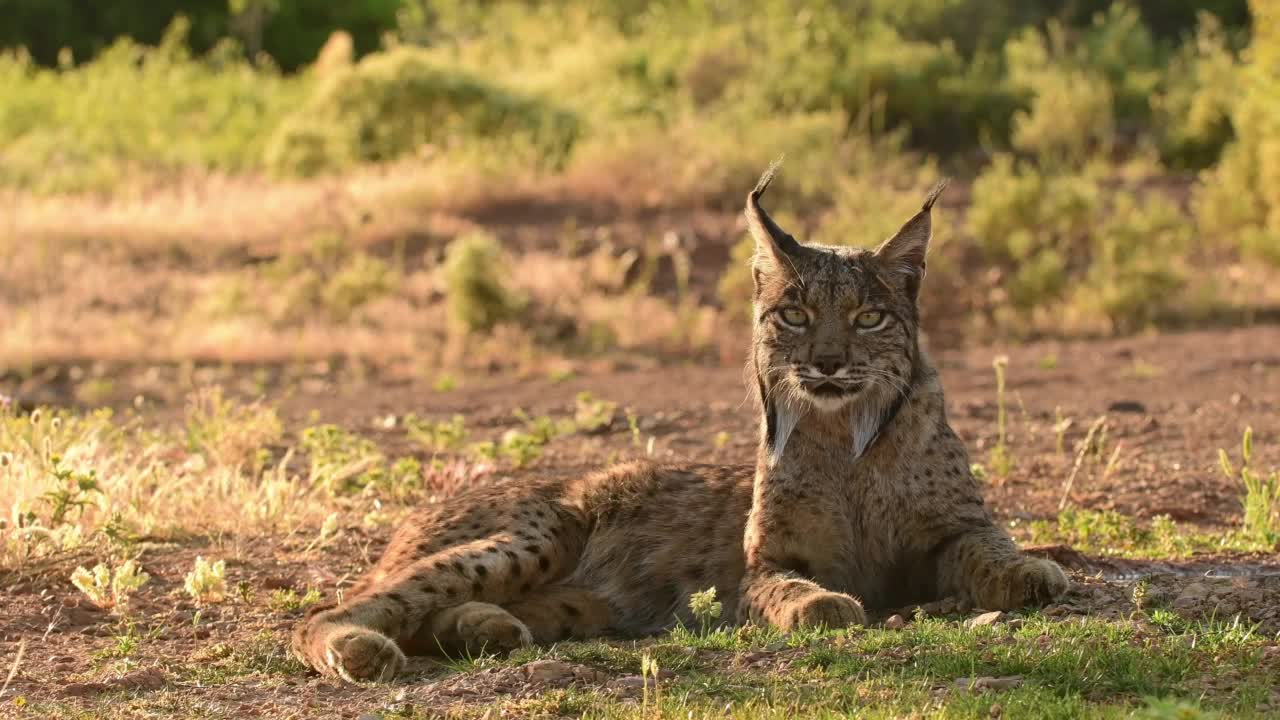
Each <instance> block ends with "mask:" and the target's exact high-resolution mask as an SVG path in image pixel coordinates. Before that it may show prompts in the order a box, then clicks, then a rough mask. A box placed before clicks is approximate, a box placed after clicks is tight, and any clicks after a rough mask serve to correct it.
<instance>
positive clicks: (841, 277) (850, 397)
mask: <svg viewBox="0 0 1280 720" xmlns="http://www.w3.org/2000/svg"><path fill="white" fill-rule="evenodd" d="M773 170H774V168H770V170H769V171H768V172H767V173H766V174H765V176H764V177H763V178H762V179H761V181H760V184H759V185H757V187H756V189H755V191H753V192H752V193H751V196H750V197H749V198H748V205H747V219H748V226H749V227H750V229H751V232H752V235H753V236H754V237H755V239H756V255H755V260H754V265H753V273H754V278H755V303H754V313H755V346H754V353H753V355H754V356H753V358H752V368H753V370H754V372H755V375H756V380H757V384H758V391H759V392H760V394H761V396H762V398H763V399H764V404H765V411H766V418H765V420H766V425H767V427H766V433H767V434H768V435H769V436H770V437H772V438H774V441H772V442H771V443H770V445H771V447H772V450H773V454H774V457H775V460H776V458H777V457H780V456H781V453H782V449H783V446H785V444H786V439H787V437H788V436H789V435H790V430H791V428H793V427H794V425H795V422H797V421H798V419H799V417H800V416H802V415H804V414H806V413H809V412H819V413H827V414H839V413H846V414H848V415H850V422H851V427H850V432H851V434H852V441H853V444H854V449H855V452H856V453H858V454H861V452H862V450H863V449H865V447H866V446H867V444H868V443H869V442H870V441H871V439H872V437H873V436H874V433H875V431H876V428H877V427H878V425H879V423H878V420H879V419H880V417H881V416H882V415H883V413H884V412H885V410H886V408H889V407H892V406H893V404H894V402H895V401H896V400H897V399H898V398H900V397H902V396H903V395H904V394H905V393H906V392H907V388H908V387H909V386H910V383H911V377H910V375H911V371H912V368H913V367H915V366H916V362H915V359H916V354H917V353H918V352H919V349H918V347H919V346H918V343H917V337H916V335H917V327H918V322H919V315H918V311H917V307H916V297H917V294H918V292H919V288H920V282H921V280H922V279H923V278H924V272H925V255H926V252H927V250H928V244H929V235H930V220H929V210H930V208H931V207H932V205H933V202H934V200H935V199H936V198H937V194H938V193H939V192H940V191H941V189H942V188H941V187H938V188H935V190H934V191H933V193H931V194H930V196H929V197H928V199H927V200H926V202H925V205H924V208H923V209H922V210H921V211H920V212H919V213H917V214H916V216H915V217H913V218H911V219H910V220H909V221H908V222H907V223H906V225H904V226H903V227H902V229H901V230H899V231H898V232H897V234H895V235H894V236H893V237H892V238H890V239H888V240H887V241H885V243H884V244H883V245H881V246H880V248H878V249H877V250H874V251H871V250H865V249H858V248H847V247H826V246H819V245H802V244H800V243H799V242H797V241H796V240H795V238H793V237H791V236H790V235H788V234H787V233H786V232H784V231H783V230H782V229H781V228H779V227H778V226H777V225H776V224H774V222H773V220H772V219H770V218H769V216H768V214H766V213H765V212H764V210H763V209H762V208H761V207H760V206H759V203H758V199H759V197H760V195H761V194H762V193H763V192H764V189H765V188H766V187H768V184H769V181H770V180H771V179H772V174H773ZM769 426H771V427H769Z"/></svg>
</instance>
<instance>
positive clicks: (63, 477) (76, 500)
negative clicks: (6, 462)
mask: <svg viewBox="0 0 1280 720" xmlns="http://www.w3.org/2000/svg"><path fill="white" fill-rule="evenodd" d="M56 419H57V418H55V420H56ZM35 423H36V418H35V416H34V415H33V416H32V424H35ZM49 463H50V465H52V467H51V468H50V470H49V474H50V475H51V476H52V477H51V478H50V479H51V480H52V482H53V484H54V486H55V487H54V489H53V490H50V491H48V492H46V493H45V494H44V495H42V496H41V499H42V500H44V501H45V503H46V504H48V505H49V524H50V525H53V526H57V525H61V524H62V523H63V522H64V521H65V520H66V519H67V514H68V513H69V512H71V511H72V510H75V511H76V512H83V511H84V509H85V508H86V507H88V506H90V505H92V504H93V500H92V496H93V495H95V494H100V493H101V489H100V488H99V486H98V477H97V472H95V471H93V470H90V471H89V472H87V473H86V472H77V471H75V470H72V469H71V468H68V467H65V466H64V465H63V459H62V456H61V455H51V456H50V457H49Z"/></svg>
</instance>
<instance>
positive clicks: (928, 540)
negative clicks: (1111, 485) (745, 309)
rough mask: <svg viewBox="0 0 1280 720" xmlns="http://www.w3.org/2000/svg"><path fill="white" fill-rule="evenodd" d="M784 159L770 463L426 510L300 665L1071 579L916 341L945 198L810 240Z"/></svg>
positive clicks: (326, 624)
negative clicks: (1007, 514) (1011, 513)
mask: <svg viewBox="0 0 1280 720" xmlns="http://www.w3.org/2000/svg"><path fill="white" fill-rule="evenodd" d="M774 169H776V168H771V169H770V171H769V172H768V173H766V175H765V177H764V178H762V180H761V182H760V183H759V185H757V187H756V189H755V190H753V191H752V193H751V194H750V196H749V197H748V201H747V218H748V221H749V223H748V224H749V226H750V228H751V231H752V233H753V235H754V236H755V237H756V239H757V256H756V260H755V262H754V273H755V278H756V295H755V311H756V320H755V331H754V342H753V345H752V353H751V357H750V359H749V361H748V366H747V367H748V373H749V376H750V378H751V384H752V386H753V388H754V389H755V391H756V394H757V400H758V402H757V408H758V410H759V413H760V418H761V434H760V445H759V449H758V452H757V459H756V464H755V466H754V467H752V466H748V465H742V466H711V465H682V466H677V465H658V464H653V463H648V462H635V463H628V464H623V465H618V466H616V467H613V468H610V469H608V470H604V471H601V472H598V473H594V474H591V475H588V476H585V477H581V478H577V479H573V480H567V481H564V480H551V479H547V480H541V481H536V482H530V483H520V484H515V483H509V484H501V485H495V486H485V487H479V488H475V489H471V490H468V491H464V492H462V493H459V494H458V495H455V496H453V497H451V498H449V499H447V500H445V501H444V502H442V503H440V504H438V505H434V506H432V507H429V508H424V509H423V510H421V511H419V512H418V514H417V515H415V516H414V517H412V518H411V519H410V520H409V521H407V522H406V523H405V524H404V525H403V526H401V527H400V528H399V529H398V531H397V532H396V534H395V536H394V537H393V538H392V541H391V544H390V545H389V546H388V548H387V551H386V552H385V553H384V555H383V556H382V558H381V559H380V560H379V562H378V564H377V565H376V566H375V567H374V568H373V569H372V570H370V571H369V573H368V574H367V575H366V576H365V577H364V578H362V579H361V580H360V582H359V583H357V585H356V586H355V587H354V588H352V590H351V592H350V593H348V594H347V597H346V599H345V602H343V603H342V604H340V605H331V606H326V607H322V608H318V609H316V610H314V611H313V612H311V613H310V614H309V615H308V617H307V619H306V620H305V621H303V623H301V624H300V625H299V626H298V627H297V629H296V630H295V632H294V638H293V649H294V652H295V653H296V654H297V656H298V657H299V658H300V659H302V660H303V662H305V663H307V664H308V665H309V666H311V667H312V668H314V669H315V670H317V671H319V672H322V673H325V674H330V675H335V676H339V677H342V678H345V679H347V680H351V681H360V680H370V679H379V678H390V677H393V676H394V675H396V674H397V673H398V672H399V671H400V669H401V668H402V667H403V665H404V661H405V655H406V654H427V653H441V652H442V653H456V652H476V651H479V650H482V649H489V650H505V649H510V648H514V647H519V646H521V645H527V644H529V643H551V642H555V641H558V640H562V639H568V638H586V637H593V636H598V635H603V634H612V635H629V636H636V635H645V634H651V633H655V632H660V631H662V630H664V629H666V628H670V627H672V626H673V625H674V624H675V623H677V622H683V623H685V624H693V623H694V622H695V620H694V618H692V617H691V616H690V610H689V602H688V601H689V596H690V595H692V594H693V593H695V592H698V591H701V590H705V589H706V588H709V587H714V588H716V590H717V596H718V597H719V598H720V599H721V601H722V603H723V612H724V614H723V617H724V618H725V619H726V620H735V619H736V620H738V621H754V622H762V623H772V624H775V625H778V626H781V627H783V628H787V629H790V628H796V627H803V626H811V625H826V626H843V625H848V624H854V623H861V622H864V620H865V616H864V613H863V605H862V604H863V603H866V604H867V605H868V606H871V607H890V606H898V605H903V604H907V603H910V602H914V601H927V600H931V599H935V598H938V597H940V596H943V595H958V596H961V597H963V598H965V599H967V600H969V601H971V602H973V603H975V604H977V605H979V606H981V607H985V608H992V609H998V608H1010V607H1016V606H1020V605H1023V604H1025V603H1028V602H1037V601H1044V600H1047V599H1049V598H1052V597H1055V596H1057V595H1058V594H1061V593H1062V592H1063V590H1064V589H1065V588H1066V582H1067V581H1066V577H1065V576H1064V575H1063V573H1062V571H1061V569H1059V568H1058V567H1057V566H1056V565H1054V564H1053V563H1051V562H1048V561H1044V560H1036V559H1030V558H1027V557H1025V556H1023V555H1021V554H1020V553H1019V552H1018V550H1017V548H1016V547H1015V545H1014V543H1013V542H1012V541H1011V540H1010V539H1009V537H1008V536H1007V535H1006V534H1005V533H1004V532H1003V531H1001V530H999V529H998V528H996V527H995V526H994V525H993V524H992V523H991V520H990V517H989V515H988V513H987V511H986V509H985V508H984V506H983V502H982V497H981V495H980V493H979V489H978V486H977V483H976V482H975V481H974V479H973V478H972V476H971V475H970V474H969V470H968V461H967V459H966V457H965V449H964V445H963V443H961V441H960V440H959V438H957V437H956V435H955V433H953V432H952V431H951V428H950V426H949V425H948V424H947V420H946V415H945V412H944V409H943V396H942V388H941V386H940V385H939V383H938V378H937V373H936V372H935V371H934V369H933V367H932V366H931V365H930V364H929V361H928V359H927V357H926V356H925V355H924V353H923V352H922V351H921V349H920V347H919V344H918V342H917V325H918V316H917V311H916V294H917V292H918V288H919V283H920V281H921V280H922V278H923V276H924V257H925V252H926V249H927V244H928V240H929V208H930V207H931V206H932V204H933V200H934V198H936V196H937V193H936V192H935V193H934V194H932V195H931V196H930V197H929V199H928V200H927V201H926V203H925V205H924V208H923V209H922V210H921V211H920V213H919V214H917V215H916V216H915V217H914V218H912V219H911V220H910V221H909V222H908V223H907V224H906V225H905V226H904V227H903V229H902V230H901V231H899V233H898V234H897V235H895V236H894V237H893V238H891V239H890V240H888V241H887V242H886V243H885V244H884V245H883V246H882V247H881V248H880V249H879V250H877V251H875V252H870V251H865V250H854V249H848V248H824V247H816V246H806V245H802V244H800V243H799V242H797V241H796V240H795V239H794V238H792V237H791V236H790V235H787V234H786V233H784V232H783V231H782V230H781V229H780V228H778V227H777V225H776V224H774V222H773V221H772V220H771V219H770V218H769V216H768V215H767V214H766V213H765V212H764V210H763V209H761V208H760V206H759V200H760V197H761V196H762V194H763V193H764V190H765V189H766V188H767V187H768V184H769V180H770V179H771V178H772V173H773V171H774ZM784 311H787V312H786V315H787V317H790V318H791V319H792V320H797V319H798V318H799V317H800V315H799V314H797V313H803V316H804V323H803V325H802V326H796V325H794V324H788V323H787V322H786V320H785V318H784V317H783V312H784ZM866 312H883V313H884V318H885V319H884V322H883V323H881V322H880V321H879V318H878V317H868V316H863V315H861V313H866ZM870 320H876V321H877V322H876V323H870V322H869V321H870ZM860 322H861V324H862V325H863V326H865V327H860V326H859V323H860ZM873 325H874V326H875V329H874V330H872V329H869V328H870V327H872V326H873Z"/></svg>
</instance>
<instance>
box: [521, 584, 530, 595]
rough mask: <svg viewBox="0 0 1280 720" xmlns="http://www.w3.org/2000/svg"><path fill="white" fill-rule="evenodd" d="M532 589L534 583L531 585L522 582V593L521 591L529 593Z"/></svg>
mask: <svg viewBox="0 0 1280 720" xmlns="http://www.w3.org/2000/svg"><path fill="white" fill-rule="evenodd" d="M532 589H533V585H531V584H529V583H521V584H520V593H521V594H527V593H528V592H529V591H530V590H532Z"/></svg>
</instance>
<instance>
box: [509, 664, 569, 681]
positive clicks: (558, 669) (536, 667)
mask: <svg viewBox="0 0 1280 720" xmlns="http://www.w3.org/2000/svg"><path fill="white" fill-rule="evenodd" d="M520 669H521V671H523V672H524V676H525V678H527V679H528V680H529V682H535V683H557V682H561V681H563V680H568V679H571V678H572V677H573V666H572V665H570V664H569V663H566V662H561V661H559V660H534V661H533V662H531V663H529V664H527V665H524V666H522V667H521V668H520Z"/></svg>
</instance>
